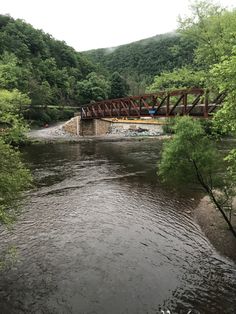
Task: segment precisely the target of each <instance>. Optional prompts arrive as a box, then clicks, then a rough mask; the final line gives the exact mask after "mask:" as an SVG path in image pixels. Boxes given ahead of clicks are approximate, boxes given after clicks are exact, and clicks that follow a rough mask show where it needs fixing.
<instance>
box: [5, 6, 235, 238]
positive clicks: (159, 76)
mask: <svg viewBox="0 0 236 314" xmlns="http://www.w3.org/2000/svg"><path fill="white" fill-rule="evenodd" d="M0 43H1V45H0V131H1V132H0V146H1V164H0V178H1V179H0V182H1V185H0V220H1V222H9V221H10V220H12V213H13V211H12V209H13V208H14V207H15V205H16V203H17V199H18V198H19V197H20V196H21V193H22V192H23V190H25V189H27V188H28V187H29V186H30V183H31V180H32V179H31V176H30V173H29V171H28V170H27V169H26V168H25V166H24V165H23V164H22V162H21V160H20V156H19V153H18V152H17V151H16V148H13V146H14V147H16V146H18V145H20V144H22V142H24V134H25V132H26V131H27V128H28V127H27V124H29V123H37V124H39V125H43V124H45V123H50V122H52V121H56V120H58V119H66V118H68V117H70V116H71V115H73V113H74V111H75V110H78V108H79V106H80V105H82V104H84V103H87V102H90V101H94V100H95V101H96V100H101V99H106V98H110V97H111V98H113V97H122V96H126V95H128V94H129V93H130V94H139V93H142V92H144V91H147V92H153V91H157V90H162V89H172V88H183V87H187V88H188V87H204V88H210V89H211V91H212V92H213V93H214V91H215V92H218V91H225V92H227V96H226V99H225V102H224V106H223V108H222V109H221V110H219V111H218V112H217V114H216V115H215V116H214V118H213V121H212V123H211V124H210V133H211V134H217V136H218V138H219V137H220V136H224V135H226V134H227V135H234V134H235V132H236V11H235V10H231V11H230V10H226V9H224V8H221V7H219V6H217V5H214V4H212V3H211V2H206V1H200V2H199V1H198V2H195V3H194V4H193V5H192V15H191V16H189V17H188V18H185V19H182V20H181V19H180V21H179V29H178V30H177V31H176V32H174V33H172V34H166V35H160V36H156V37H154V38H149V39H146V40H142V41H139V42H136V43H132V44H129V45H124V46H120V47H117V48H114V49H110V50H107V49H98V50H93V51H88V52H83V53H78V52H76V51H75V50H74V49H73V48H71V47H69V46H67V45H66V44H65V43H64V42H61V41H58V40H55V39H54V38H52V36H50V35H49V34H45V33H44V32H43V31H41V30H36V29H34V28H33V27H32V26H31V25H29V24H27V23H25V22H24V21H22V20H19V19H17V20H14V19H13V18H11V17H10V16H4V15H0ZM75 107H76V108H75ZM26 121H27V122H26ZM174 131H175V132H176V136H175V137H174V139H173V142H170V143H169V144H167V145H165V147H164V151H163V155H162V161H161V164H160V167H159V173H160V175H161V176H163V177H164V179H166V180H168V177H169V176H172V175H173V176H174V177H175V178H176V180H177V179H178V178H179V177H181V173H182V174H183V173H185V172H186V173H188V174H189V175H187V176H186V179H187V178H189V180H192V179H193V174H195V175H196V177H197V179H198V182H200V184H201V185H202V187H203V188H204V189H205V191H206V192H207V193H208V194H209V195H210V197H211V199H212V200H213V202H214V203H215V205H216V206H217V207H218V205H219V204H222V205H221V206H223V204H225V205H227V208H231V207H230V206H231V205H230V204H229V202H230V201H231V200H232V197H233V192H234V191H235V170H236V150H231V151H230V152H229V153H228V155H227V156H225V157H224V162H222V164H225V165H226V166H225V167H226V168H225V169H226V171H227V176H226V177H227V178H226V177H224V178H223V179H222V180H221V184H218V183H219V180H218V178H219V176H218V173H219V171H220V168H219V167H218V165H216V163H215V160H214V158H213V156H215V154H216V148H212V144H209V143H210V142H211V143H212V141H215V139H216V137H214V138H213V137H211V138H210V137H209V136H208V135H206V134H205V131H204V130H203V128H202V126H200V124H199V123H198V122H196V121H195V122H194V121H192V120H189V119H187V118H186V119H181V120H180V121H178V122H177V124H176V126H175V127H174ZM190 131H191V132H190ZM208 131H209V125H208ZM219 134H220V135H219ZM193 139H194V141H195V146H194V147H193V150H190V148H189V150H188V149H186V146H185V147H183V144H182V143H185V142H186V143H188V144H189V143H193V142H192V140H193ZM209 141H210V142H209ZM189 145H190V144H189ZM188 147H190V146H188ZM203 147H207V149H206V151H204V149H203ZM207 151H208V152H209V155H208V156H206V152H207ZM173 156H175V157H176V158H177V159H176V160H179V161H181V162H180V163H178V164H177V163H176V162H173V160H172V158H173ZM205 158H206V159H205ZM210 158H212V159H210ZM203 159H204V162H203ZM215 159H216V157H215ZM206 160H208V165H209V168H207V167H206V164H205V162H206ZM198 161H199V164H198ZM222 164H221V165H222ZM177 166H178V167H177ZM199 167H200V168H199ZM173 169H174V171H173ZM199 169H200V171H198V170H199ZM205 175H206V177H205ZM184 176H185V174H183V175H182V177H184ZM206 182H207V185H205V183H206ZM219 187H220V188H221V191H222V193H223V194H222V193H221V194H220V195H221V200H218V201H217V200H216V198H215V196H214V195H213V192H214V191H215V189H218V188H219ZM222 195H223V196H224V197H223V196H222ZM222 197H223V199H222ZM215 200H216V201H217V202H216V201H215ZM221 201H222V203H221ZM217 204H218V205H217ZM218 209H219V208H218ZM223 216H224V215H223ZM227 217H228V216H227ZM224 218H225V217H224ZM227 219H228V218H227ZM226 221H227V220H226ZM227 223H228V221H227ZM228 225H229V226H230V224H229V223H228ZM230 228H231V226H230ZM232 228H233V227H232ZM232 228H231V231H232V232H235V231H233V229H232Z"/></svg>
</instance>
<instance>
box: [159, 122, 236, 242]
mask: <svg viewBox="0 0 236 314" xmlns="http://www.w3.org/2000/svg"><path fill="white" fill-rule="evenodd" d="M174 131H175V135H174V137H173V139H172V140H170V141H168V142H166V143H165V145H164V148H163V151H162V155H161V161H160V163H159V165H158V174H159V175H160V177H161V178H162V180H163V181H165V182H167V183H169V184H175V185H177V186H178V185H179V184H186V183H192V184H198V185H200V187H201V188H202V189H203V191H204V192H205V193H206V194H207V195H208V196H209V197H210V199H211V201H212V203H213V204H214V205H215V207H216V208H217V209H218V210H219V211H220V213H221V215H222V217H223V218H224V220H225V221H226V223H227V224H228V226H229V229H230V231H231V232H232V233H233V235H234V236H235V237H236V231H235V230H234V228H233V226H232V224H231V221H230V218H229V217H228V216H227V210H228V208H230V209H232V198H233V196H234V193H235V185H236V181H235V177H234V176H233V175H232V173H231V172H230V171H227V168H226V165H225V167H224V168H223V169H222V167H223V166H222V165H223V164H225V161H224V160H223V158H222V157H221V155H220V154H219V152H218V150H217V149H216V147H215V145H214V144H213V142H212V141H211V140H210V139H209V137H208V136H207V135H206V133H205V131H204V129H203V127H202V125H201V123H200V121H198V120H194V119H192V118H190V117H182V118H178V119H177V120H176V124H175V126H174Z"/></svg>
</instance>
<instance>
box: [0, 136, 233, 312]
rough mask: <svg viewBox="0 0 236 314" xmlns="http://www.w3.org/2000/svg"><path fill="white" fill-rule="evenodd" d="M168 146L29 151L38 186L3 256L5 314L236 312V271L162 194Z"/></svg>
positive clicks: (172, 197) (187, 200)
mask: <svg viewBox="0 0 236 314" xmlns="http://www.w3.org/2000/svg"><path fill="white" fill-rule="evenodd" d="M159 149H160V143H158V142H157V143H155V142H154V141H145V142H142V141H141V142H116V143H86V144H85V143H77V144H54V145H37V146H31V147H28V148H26V149H25V151H24V157H25V159H26V160H27V162H28V164H29V166H30V167H31V169H32V171H33V173H34V176H35V180H36V188H35V189H34V190H33V191H32V192H30V195H29V196H28V198H27V206H26V208H25V211H24V213H23V214H22V215H21V216H20V218H19V220H18V222H17V223H16V224H15V226H14V228H13V230H12V231H6V230H4V229H0V232H1V244H0V247H1V250H4V249H5V248H6V247H7V246H9V245H11V244H14V245H15V246H16V247H17V250H18V256H19V260H18V262H17V263H16V264H15V265H14V267H13V268H12V269H6V270H5V271H4V272H2V273H1V281H0V313H4V314H5V313H11V314H12V313H13V314H14V313H140V314H141V313H161V310H167V309H170V310H171V311H172V313H187V312H188V311H189V310H190V309H192V310H193V311H192V313H194V311H195V313H199V312H200V313H235V307H236V299H235V292H236V266H235V264H233V262H231V261H229V260H227V259H224V258H223V257H221V256H219V255H218V253H217V252H216V251H215V250H214V248H213V247H212V246H211V245H210V243H209V242H208V240H207V239H206V238H205V236H204V235H203V234H202V232H201V231H200V229H199V227H198V226H197V225H196V224H195V222H193V221H192V219H191V218H190V217H189V215H188V212H189V210H190V209H192V208H193V207H194V206H195V205H196V196H194V197H195V199H193V198H192V194H191V196H190V195H188V194H187V193H186V194H185V195H183V194H182V195H181V196H180V195H178V194H173V192H171V191H168V189H165V188H164V187H161V186H160V184H159V182H158V180H157V177H156V175H155V167H156V161H157V159H158V152H159Z"/></svg>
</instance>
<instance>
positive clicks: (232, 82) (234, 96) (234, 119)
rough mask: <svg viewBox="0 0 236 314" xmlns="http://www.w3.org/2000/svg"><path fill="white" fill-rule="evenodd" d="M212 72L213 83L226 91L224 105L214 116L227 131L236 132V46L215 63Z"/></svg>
mask: <svg viewBox="0 0 236 314" xmlns="http://www.w3.org/2000/svg"><path fill="white" fill-rule="evenodd" d="M210 74H211V76H212V79H211V85H212V86H213V87H214V88H217V89H218V90H219V91H220V92H226V98H225V100H224V105H223V107H222V108H221V109H220V110H219V111H218V112H217V113H216V115H215V116H214V122H215V125H216V126H217V127H218V128H220V129H221V130H222V131H223V132H225V133H233V134H235V133H236V46H234V47H233V49H232V53H231V55H230V56H225V57H223V58H222V59H221V62H220V63H218V64H215V65H214V66H213V67H212V69H211V71H210Z"/></svg>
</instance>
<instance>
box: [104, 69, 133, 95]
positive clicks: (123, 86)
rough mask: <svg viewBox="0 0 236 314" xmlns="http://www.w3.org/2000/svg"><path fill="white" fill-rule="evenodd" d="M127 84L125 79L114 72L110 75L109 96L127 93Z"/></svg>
mask: <svg viewBox="0 0 236 314" xmlns="http://www.w3.org/2000/svg"><path fill="white" fill-rule="evenodd" d="M128 92H129V85H128V84H127V82H126V80H125V79H124V78H123V77H122V76H121V75H120V74H119V73H118V72H114V73H113V74H112V76H111V91H110V95H109V97H110V98H122V97H125V96H127V95H128Z"/></svg>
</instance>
